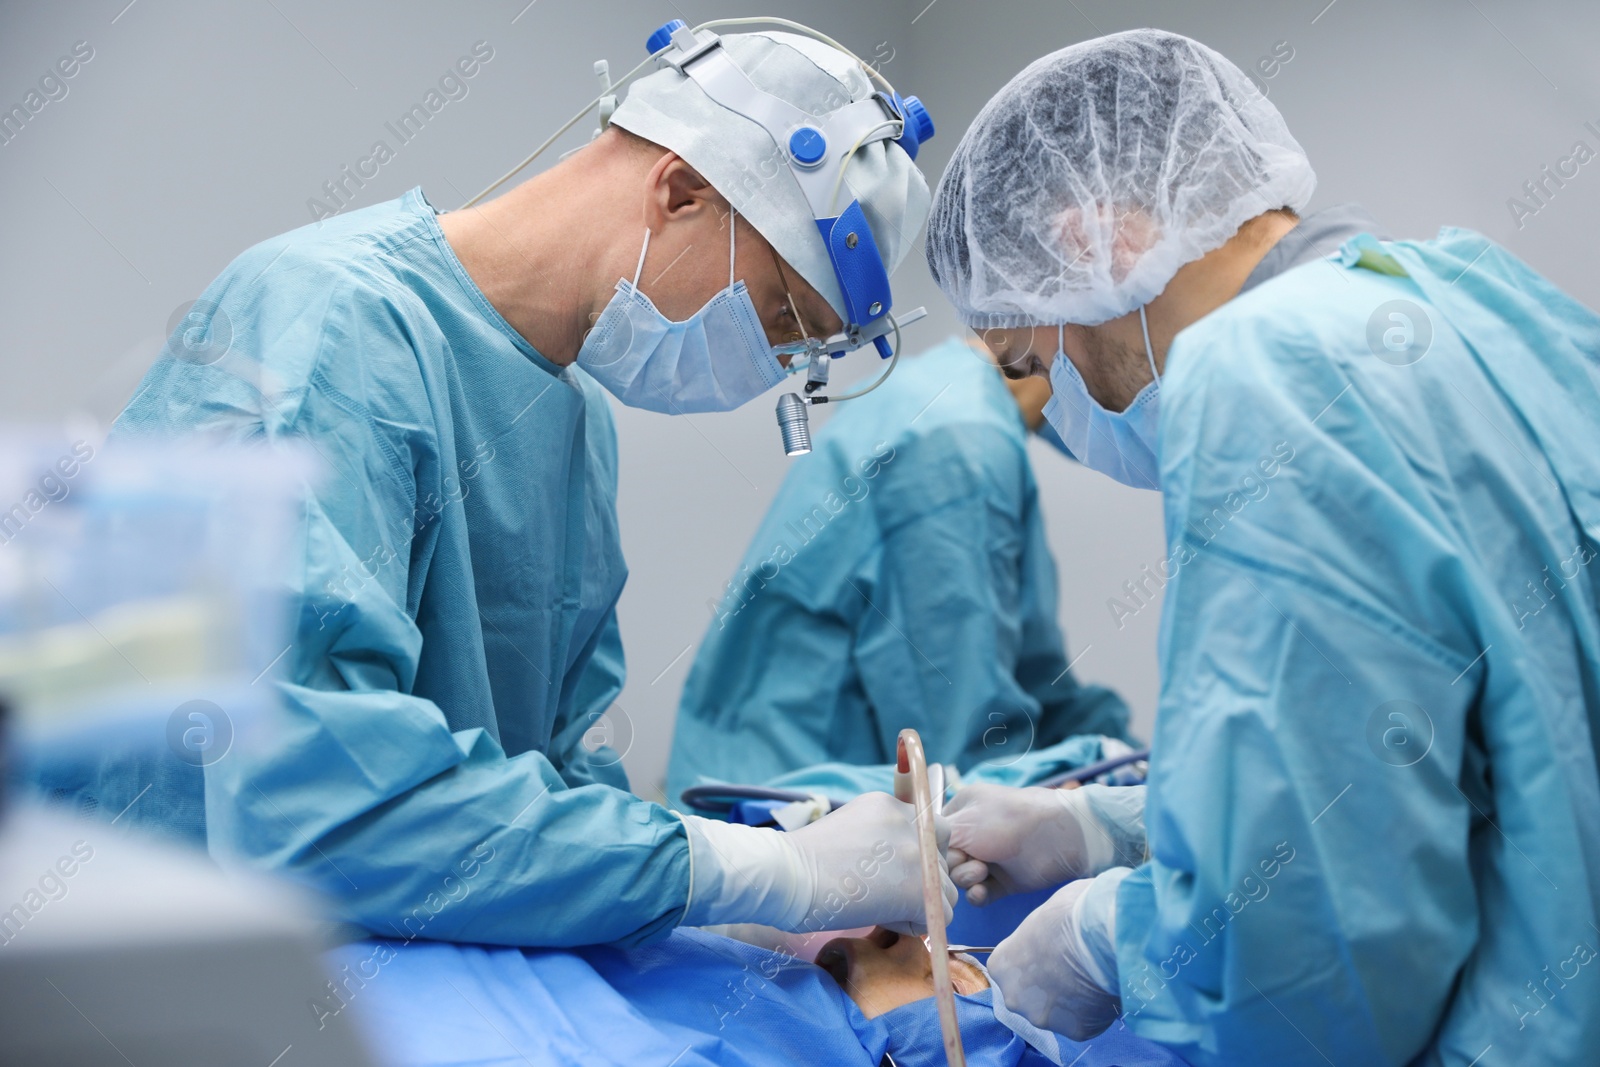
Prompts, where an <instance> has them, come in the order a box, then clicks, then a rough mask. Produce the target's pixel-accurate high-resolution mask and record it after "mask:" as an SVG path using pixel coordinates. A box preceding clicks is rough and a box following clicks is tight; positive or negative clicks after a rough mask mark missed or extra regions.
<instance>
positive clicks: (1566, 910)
mask: <svg viewBox="0 0 1600 1067" xmlns="http://www.w3.org/2000/svg"><path fill="white" fill-rule="evenodd" d="M1389 180H1398V178H1397V176H1393V175H1391V176H1390V178H1389ZM1311 190H1312V174H1311V169H1310V167H1309V165H1308V163H1307V162H1306V159H1305V156H1304V153H1302V152H1301V151H1300V149H1299V147H1298V145H1296V144H1295V142H1294V141H1293V139H1292V138H1291V137H1290V136H1289V134H1288V131H1287V129H1286V128H1285V127H1284V125H1283V122H1282V119H1281V118H1280V117H1279V116H1278V115H1277V112H1276V110H1275V109H1274V108H1272V106H1271V105H1270V104H1268V103H1267V102H1266V101H1265V100H1264V99H1262V98H1261V97H1260V96H1259V95H1258V94H1256V93H1254V92H1253V91H1252V89H1251V88H1250V85H1249V82H1248V80H1247V79H1246V78H1245V76H1244V75H1243V73H1242V72H1240V71H1239V70H1238V69H1237V68H1235V67H1234V66H1233V65H1232V64H1231V63H1229V62H1228V61H1227V60H1225V59H1223V58H1222V57H1221V56H1219V55H1217V54H1216V53H1215V52H1212V51H1211V50H1209V49H1207V48H1205V47H1204V46H1201V45H1198V44H1196V43H1195V42H1192V41H1189V40H1187V39H1185V38H1181V37H1178V36H1176V35H1173V34H1167V33H1160V32H1156V31H1137V32H1133V33H1126V34H1118V35H1115V36H1112V37H1107V38H1102V39H1099V40H1095V41H1090V42H1087V43H1085V44H1082V45H1076V46H1073V47H1071V48H1068V49H1064V50H1062V51H1060V52H1057V53H1054V54H1052V55H1050V56H1046V57H1045V58H1044V59H1042V60H1040V61H1038V62H1037V63H1035V64H1034V65H1032V66H1031V67H1029V68H1028V69H1026V70H1025V71H1023V72H1022V73H1021V74H1020V75H1018V76H1017V78H1016V79H1014V80H1013V81H1012V83H1011V84H1009V85H1008V86H1006V87H1005V88H1004V89H1003V90H1002V91H1001V92H1000V93H999V94H998V95H997V96H996V97H995V98H994V99H993V100H991V101H990V102H989V104H988V105H987V106H986V107H985V109H984V111H983V112H982V113H981V114H980V116H979V118H978V119H977V121H976V122H975V123H974V124H973V126H972V128H971V129H970V130H968V131H967V133H966V135H965V137H964V138H963V140H962V143H961V145H960V146H959V147H958V148H957V150H956V152H955V155H954V158H953V160H952V162H951V165H950V168H949V170H948V171H947V173H946V174H945V176H944V178H943V179H942V181H941V184H940V187H939V189H938V191H937V193H936V195H935V208H934V213H933V216H932V220H931V222H930V230H929V236H928V242H927V252H928V259H929V263H930V265H931V266H932V268H933V271H934V274H935V276H936V278H937V279H938V282H939V284H940V286H941V287H942V288H943V289H944V291H945V292H946V293H947V294H949V296H950V298H951V299H952V300H953V301H954V302H955V303H956V305H957V307H958V308H960V309H961V311H962V313H963V315H964V316H965V317H966V319H967V321H968V322H969V324H971V325H973V326H974V327H976V328H978V329H980V330H982V331H984V336H985V337H986V338H988V339H989V340H990V343H991V347H993V348H997V349H1003V350H1004V352H1005V354H1004V355H1003V356H1002V357H1001V358H1002V360H1003V361H1009V365H1010V366H1011V367H1012V370H1013V372H1014V373H1029V372H1031V373H1048V374H1049V375H1050V377H1051V380H1052V383H1053V386H1054V388H1055V392H1056V399H1055V401H1053V407H1052V409H1051V410H1050V411H1049V412H1047V415H1048V417H1050V418H1051V420H1052V422H1053V423H1054V424H1055V425H1056V428H1057V429H1058V430H1059V431H1061V436H1062V438H1063V439H1064V440H1065V442H1066V443H1067V445H1068V447H1069V448H1071V450H1072V451H1073V454H1074V455H1075V456H1077V457H1078V458H1079V459H1081V460H1083V461H1085V462H1086V463H1088V464H1089V465H1090V466H1095V467H1096V468H1097V469H1101V470H1103V471H1105V472H1106V473H1107V474H1109V475H1111V476H1113V477H1118V478H1121V479H1122V480H1125V481H1128V482H1129V483H1130V484H1139V481H1140V479H1141V478H1145V479H1147V480H1148V481H1150V482H1151V483H1152V487H1153V485H1154V484H1156V483H1158V484H1159V488H1160V491H1161V492H1162V493H1163V494H1164V497H1165V512H1166V536H1167V547H1168V552H1169V560H1168V562H1167V563H1166V564H1165V565H1164V574H1165V575H1166V576H1167V577H1168V578H1169V581H1168V584H1167V587H1166V602H1165V607H1164V610H1163V618H1162V630H1161V639H1160V657H1161V682H1162V685H1161V701H1160V707H1159V711H1158V714H1157V721H1156V728H1155V736H1154V756H1153V758H1152V762H1151V773H1150V785H1149V793H1148V801H1147V805H1146V808H1145V824H1146V827H1147V832H1148V847H1149V850H1150V853H1151V858H1150V860H1149V861H1148V862H1146V863H1144V864H1142V865H1140V866H1138V867H1137V868H1136V869H1133V870H1131V871H1130V869H1129V868H1127V867H1116V868H1113V869H1111V870H1109V871H1106V872H1105V873H1103V874H1100V875H1099V876H1098V877H1096V878H1095V879H1094V880H1093V881H1092V882H1078V883H1074V884H1072V885H1069V886H1067V887H1066V888H1065V889H1063V890H1062V891H1061V893H1060V894H1058V896H1057V898H1056V899H1053V900H1052V901H1051V903H1050V905H1047V906H1046V907H1045V908H1041V909H1040V911H1039V912H1036V913H1035V914H1034V915H1033V916H1030V917H1029V919H1027V920H1026V921H1025V922H1024V923H1023V925H1022V926H1021V927H1020V928H1019V929H1018V931H1017V933H1016V934H1014V935H1013V936H1012V937H1011V938H1009V939H1008V940H1007V942H1006V943H1005V944H1003V945H1002V946H1001V948H1000V950H999V951H997V952H996V953H995V954H994V955H993V956H992V957H991V960H990V970H991V975H992V977H993V978H994V980H995V981H996V983H997V984H998V986H999V988H1000V989H1001V990H1002V991H1003V992H1004V993H1005V1000H1006V1003H1007V1004H1008V1005H1010V1006H1011V1007H1012V1008H1014V1009H1015V1010H1017V1011H1019V1012H1020V1013H1022V1014H1023V1015H1025V1016H1027V1017H1029V1018H1032V1019H1034V1020H1035V1021H1038V1020H1039V1019H1045V1020H1047V1021H1048V1022H1049V1024H1050V1025H1051V1026H1052V1027H1053V1028H1055V1029H1059V1030H1064V1031H1066V1032H1069V1033H1070V1032H1074V1031H1083V1032H1093V1030H1094V1029H1095V1028H1097V1027H1098V1026H1101V1025H1104V1023H1105V1020H1106V1019H1108V1018H1111V1017H1114V1015H1115V1014H1117V1013H1118V1012H1120V1014H1121V1017H1122V1020H1123V1021H1124V1022H1125V1023H1126V1025H1127V1026H1129V1027H1130V1028H1132V1029H1133V1030H1134V1031H1135V1032H1136V1033H1138V1034H1141V1035H1143V1036H1146V1037H1149V1038H1151V1039H1153V1040H1156V1041H1158V1042H1160V1043H1162V1044H1165V1045H1168V1046H1170V1047H1172V1048H1173V1049H1175V1050H1176V1051H1177V1052H1178V1053H1179V1054H1180V1055H1181V1056H1182V1057H1183V1058H1184V1059H1185V1060H1186V1061H1188V1062H1191V1063H1195V1064H1240V1063H1273V1064H1319V1065H1320V1064H1327V1063H1341V1064H1343V1063H1362V1064H1378V1063H1394V1064H1401V1063H1407V1064H1409V1063H1418V1064H1444V1063H1450V1064H1468V1063H1479V1064H1489V1063H1578V1062H1584V1061H1586V1060H1587V1059H1589V1058H1592V1054H1593V1050H1594V1049H1596V1048H1600V971H1596V970H1595V963H1596V955H1597V950H1600V925H1597V923H1600V779H1597V773H1596V768H1597V752H1596V744H1595V736H1596V735H1595V731H1596V728H1597V727H1600V610H1597V601H1600V598H1597V590H1600V583H1597V580H1596V574H1597V568H1596V566H1595V559H1596V555H1597V552H1600V548H1597V545H1596V539H1597V536H1600V489H1597V487H1600V431H1597V424H1596V413H1597V412H1600V318H1597V317H1596V315H1595V314H1594V313H1593V312H1591V311H1590V310H1589V309H1587V308H1584V307H1582V306H1581V305H1579V304H1578V303H1576V302H1575V301H1574V300H1572V299H1571V298H1570V297H1568V296H1567V295H1566V294H1564V293H1563V292H1561V291H1560V290H1559V289H1557V288H1556V287H1555V286H1553V285H1552V284H1550V282H1548V281H1547V280H1545V279H1544V278H1542V277H1540V276H1539V275H1538V274H1537V273H1535V272H1534V271H1533V270H1531V269H1530V268H1529V267H1528V266H1526V265H1525V264H1523V263H1521V262H1520V261H1518V260H1517V259H1516V258H1514V257H1513V256H1512V255H1510V254H1509V253H1508V252H1506V251H1505V250H1504V249H1501V248H1499V247H1497V246H1496V245H1494V244H1493V243H1492V242H1490V241H1488V240H1486V239H1485V238H1484V237H1482V236H1480V235H1478V234H1475V233H1471V232H1468V231H1465V230H1459V229H1445V230H1443V231H1441V232H1440V234H1439V235H1438V237H1436V238H1434V239H1433V240H1426V241H1391V240H1386V239H1383V234H1382V233H1381V232H1380V231H1379V230H1378V228H1377V227H1376V226H1375V224H1373V223H1371V222H1370V220H1367V221H1363V219H1362V216H1361V214H1360V213H1359V212H1358V211H1357V210H1355V209H1340V210H1338V211H1333V212H1322V213H1316V214H1311V215H1308V216H1307V217H1305V218H1304V219H1301V218H1299V215H1298V213H1299V212H1300V211H1302V210H1303V209H1304V208H1305V206H1306V204H1307V201H1308V200H1309V197H1310V194H1311ZM1152 369H1153V370H1154V371H1155V372H1156V374H1155V375H1152ZM1136 409H1137V410H1136ZM1147 409H1148V410H1147ZM1157 412H1159V416H1157ZM1080 448H1083V449H1085V452H1080V451H1079V449H1080ZM1140 449H1143V450H1144V451H1143V452H1141V451H1140ZM1146 453H1147V454H1146ZM979 858H980V859H981V856H980V857H979ZM1119 1000H1120V1005H1119V1004H1118V1001H1119ZM1108 1009H1109V1011H1108Z"/></svg>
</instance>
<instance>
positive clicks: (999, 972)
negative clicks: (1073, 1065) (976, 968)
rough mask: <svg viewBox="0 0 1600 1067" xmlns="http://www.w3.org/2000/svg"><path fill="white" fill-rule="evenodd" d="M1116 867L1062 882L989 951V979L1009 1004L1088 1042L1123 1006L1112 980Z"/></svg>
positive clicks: (1123, 872) (1119, 875)
mask: <svg viewBox="0 0 1600 1067" xmlns="http://www.w3.org/2000/svg"><path fill="white" fill-rule="evenodd" d="M1131 873H1132V871H1131V870H1130V869H1129V868H1127V867H1115V868H1112V869H1111V870H1109V871H1107V872H1105V873H1104V874H1102V875H1100V876H1099V877H1097V878H1086V879H1082V880H1080V881H1076V882H1073V883H1071V884H1070V885H1067V886H1063V887H1062V888H1061V889H1060V890H1058V891H1057V892H1056V894H1055V895H1054V896H1052V897H1051V898H1050V899H1049V900H1047V901H1045V902H1044V903H1043V904H1041V905H1039V907H1038V908H1036V909H1034V911H1033V912H1032V914H1030V915H1029V916H1028V917H1027V918H1026V919H1023V920H1022V923H1021V924H1020V925H1019V926H1018V927H1017V928H1016V930H1015V931H1014V932H1013V933H1012V934H1011V936H1010V937H1008V938H1006V939H1005V940H1004V941H1002V942H1000V944H999V945H998V946H997V947H996V948H995V950H994V953H993V954H992V955H991V956H990V957H989V979H990V981H992V982H993V983H994V984H995V985H996V986H997V987H998V989H999V993H1000V997H1001V998H1002V999H1003V1000H1004V1002H1005V1006H1006V1007H1007V1008H1009V1009H1010V1010H1011V1011H1014V1012H1016V1013H1017V1014H1018V1015H1020V1016H1022V1017H1023V1018H1024V1019H1027V1020H1028V1021H1029V1022H1030V1023H1032V1024H1033V1025H1035V1026H1039V1027H1043V1028H1044V1029H1046V1030H1051V1031H1054V1032H1055V1033H1058V1034H1064V1035H1066V1036H1067V1037H1070V1038H1072V1039H1073V1040H1074V1041H1087V1040H1088V1039H1089V1038H1091V1037H1094V1036H1095V1035H1096V1034H1099V1033H1101V1032H1102V1031H1104V1030H1105V1028H1106V1027H1108V1026H1110V1025H1111V1023H1112V1022H1113V1021H1115V1020H1116V1017H1117V1014H1118V1013H1119V1012H1120V1011H1121V1010H1122V1000H1121V994H1120V990H1119V987H1118V985H1117V953H1116V941H1117V887H1118V886H1119V885H1121V884H1122V880H1123V879H1124V878H1126V877H1127V876H1128V875H1129V874H1131Z"/></svg>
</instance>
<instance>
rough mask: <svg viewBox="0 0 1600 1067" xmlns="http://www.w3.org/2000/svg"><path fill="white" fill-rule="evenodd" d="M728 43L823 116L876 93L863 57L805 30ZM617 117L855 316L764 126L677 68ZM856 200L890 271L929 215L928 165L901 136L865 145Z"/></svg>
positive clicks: (639, 92)
mask: <svg viewBox="0 0 1600 1067" xmlns="http://www.w3.org/2000/svg"><path fill="white" fill-rule="evenodd" d="M722 47H723V48H725V49H727V50H728V55H729V56H730V57H732V59H733V61H734V62H735V63H737V64H738V65H739V68H740V69H741V70H743V71H744V73H745V74H746V75H747V76H748V77H749V78H750V80H751V82H753V83H754V84H755V86H756V88H758V89H761V90H763V91H764V92H768V93H771V94H772V95H773V96H776V97H779V98H780V99H783V100H786V101H788V102H789V103H791V104H793V105H795V106H796V107H798V108H800V109H801V110H802V111H806V112H808V113H810V114H813V115H816V116H819V117H820V116H823V115H826V114H828V113H829V112H832V111H835V110H837V109H838V108H840V107H843V106H844V105H845V104H849V103H852V102H854V101H856V100H865V99H867V98H868V97H870V96H871V95H872V92H873V86H872V84H871V82H870V80H869V79H868V77H867V74H866V72H865V71H864V70H862V68H861V64H860V63H859V62H858V61H857V60H855V59H854V58H852V57H851V56H849V55H847V54H846V53H844V52H841V51H839V50H838V49H836V48H831V47H829V46H828V45H825V44H823V43H822V42H820V41H814V40H811V39H810V38H808V37H801V36H799V35H798V34H791V33H780V32H771V33H768V32H762V33H743V34H730V35H727V36H725V37H723V38H722ZM611 121H612V122H614V123H615V124H616V125H618V126H621V127H622V128H623V129H625V130H628V131H629V132H631V133H635V134H637V135H639V136H640V137H643V138H645V139H646V140H648V141H653V142H655V143H656V144H658V145H660V146H662V147H663V148H668V149H671V150H672V151H674V152H676V153H677V154H678V155H680V156H682V157H683V159H684V161H685V162H686V163H688V164H689V165H690V166H691V167H693V168H694V169H695V170H697V171H699V172H700V174H701V176H702V177H704V178H705V179H706V181H708V182H710V183H711V185H712V187H713V188H714V189H716V190H717V192H719V193H721V194H722V195H723V196H724V197H726V198H727V200H728V203H730V204H732V205H733V207H734V210H736V211H738V212H739V214H741V215H743V216H744V217H745V218H747V219H749V220H750V224H751V225H752V226H754V227H755V228H756V230H757V231H758V232H759V233H760V234H761V236H763V237H765V238H766V239H767V241H768V242H769V243H770V244H771V245H772V247H773V248H775V249H776V250H777V252H778V254H779V255H780V256H782V257H783V259H784V261H785V262H787V263H788V264H789V265H790V266H792V267H793V268H794V269H795V270H797V271H799V272H800V276H801V277H803V278H804V279H805V280H806V281H808V282H810V283H811V285H812V287H813V288H815V289H816V291H817V292H818V293H819V294H821V295H822V297H823V299H825V300H827V301H828V303H829V305H831V306H832V307H833V309H834V310H835V311H836V312H838V313H839V317H840V318H843V319H845V320H846V321H849V318H850V316H849V314H848V312H847V310H846V308H845V303H844V296H843V294H842V293H841V292H840V291H839V280H838V278H837V276H836V275H835V274H834V272H833V262H832V260H830V259H829V258H828V252H827V249H826V247H825V246H824V244H823V241H822V236H821V234H820V233H819V232H818V231H817V226H816V223H815V222H814V221H813V219H812V213H811V207H810V205H809V203H808V202H807V201H806V198H805V194H804V193H802V192H801V191H800V186H799V184H798V183H796V181H795V180H794V177H793V176H792V175H791V174H790V173H789V167H788V163H787V157H786V155H785V152H784V149H783V148H782V147H781V146H779V145H778V144H777V143H776V142H775V141H774V140H773V139H772V136H771V135H770V134H768V133H767V131H766V130H765V129H763V128H762V127H761V126H759V125H758V124H756V123H755V122H752V121H751V120H750V119H747V118H745V117H744V116H743V115H739V114H736V113H734V112H732V111H729V110H728V109H727V108H725V107H723V106H722V105H721V104H718V103H717V102H716V101H714V100H712V99H711V98H710V97H708V96H707V95H706V94H705V93H704V92H703V91H702V90H701V89H700V87H699V86H698V85H697V84H695V82H694V80H693V79H691V78H689V77H688V76H686V75H684V74H681V73H679V72H678V71H676V70H673V69H670V68H666V69H662V70H658V71H656V72H655V73H653V74H651V75H649V76H647V77H645V78H642V79H640V80H639V81H636V82H634V83H633V85H632V86H631V87H630V88H629V89H628V95H627V97H626V98H624V100H623V101H622V103H621V105H620V106H618V108H617V111H616V114H614V115H613V116H612V117H611ZM851 199H856V200H859V201H860V202H861V210H862V212H863V213H864V214H865V215H866V217H867V225H869V226H871V227H872V236H873V238H874V239H875V240H876V241H877V245H878V252H879V254H880V255H881V256H882V257H883V265H884V268H885V269H886V270H888V271H889V272H891V273H893V271H894V269H895V268H896V267H898V266H899V265H900V261H901V260H903V259H905V257H906V254H907V253H908V252H909V251H910V250H911V244H912V242H913V241H914V240H915V239H916V236H917V234H918V232H919V231H921V229H922V224H923V222H925V221H926V220H927V218H928V200H929V195H928V183H927V180H926V179H925V178H923V176H922V171H920V170H918V169H917V165H916V164H915V163H913V162H912V161H911V157H910V156H908V155H907V154H906V152H905V150H904V149H902V148H900V147H899V146H897V145H895V144H894V143H893V142H892V141H874V142H872V143H869V144H866V145H863V146H862V147H861V148H860V149H859V150H858V151H857V152H856V153H855V155H854V156H853V157H851V160H850V164H849V166H848V167H847V168H846V169H845V174H844V179H843V184H842V185H841V186H840V189H839V195H838V199H837V203H838V207H839V209H840V210H843V209H844V208H846V207H848V206H849V204H850V201H851Z"/></svg>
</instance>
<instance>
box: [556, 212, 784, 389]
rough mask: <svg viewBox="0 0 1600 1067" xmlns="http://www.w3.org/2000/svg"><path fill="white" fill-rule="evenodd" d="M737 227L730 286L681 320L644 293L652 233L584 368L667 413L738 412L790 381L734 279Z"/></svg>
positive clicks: (587, 343)
mask: <svg viewBox="0 0 1600 1067" xmlns="http://www.w3.org/2000/svg"><path fill="white" fill-rule="evenodd" d="M733 222H734V216H733V214H732V213H729V215H728V231H729V232H728V287H727V288H726V289H724V290H722V291H721V292H719V293H718V294H717V295H716V296H714V297H712V298H711V299H710V300H709V301H707V303H706V305H705V307H703V308H701V309H700V310H699V311H697V312H695V313H694V314H693V315H691V316H689V317H688V318H687V319H684V320H683V321H682V322H673V321H672V320H671V319H669V318H667V317H666V316H665V315H663V314H661V312H659V311H657V310H656V306H655V305H654V304H652V303H651V302H650V298H649V297H647V296H645V295H644V294H643V293H641V292H640V291H639V272H640V271H642V270H643V269H644V257H645V253H646V252H648V251H649V250H650V231H649V230H648V229H647V230H645V234H644V247H643V248H642V249H640V251H639V265H638V267H636V268H634V272H633V281H631V282H630V281H628V280H627V279H626V278H624V279H622V280H620V281H618V282H617V291H616V293H615V294H613V295H612V297H611V299H610V300H609V301H608V302H607V303H606V306H605V310H604V311H602V312H601V313H600V317H599V319H597V320H596V321H595V324H594V329H592V330H590V331H589V335H588V336H587V337H585V338H584V339H583V346H582V347H581V348H580V349H579V350H578V365H579V366H580V367H582V368H583V369H584V370H586V371H588V372H589V374H591V375H592V376H593V377H594V378H595V380H596V381H598V382H599V383H600V384H601V385H603V386H605V387H606V388H607V389H609V390H611V393H612V395H613V396H615V397H616V398H617V399H618V400H620V401H622V402H623V403H624V404H627V405H628V406H629V407H635V408H645V409H646V410H649V411H659V412H662V413H663V414H667V415H677V414H685V413H693V412H701V411H731V410H733V409H734V408H736V407H738V406H739V405H740V404H743V403H745V402H746V401H747V400H753V399H755V398H756V397H758V396H760V395H761V394H762V393H764V392H766V391H767V390H768V389H771V388H772V387H773V386H774V385H777V384H778V383H779V382H780V381H782V380H783V377H784V373H783V366H782V364H780V363H779V362H778V357H777V356H776V355H775V354H774V353H773V351H772V346H771V345H769V344H768V343H767V335H766V331H765V330H764V329H762V326H761V318H760V316H759V315H757V314H756V309H755V305H754V304H752V303H751V302H750V294H749V292H748V291H747V290H746V289H745V286H744V282H742V281H735V280H734V277H733V228H734V226H733Z"/></svg>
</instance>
